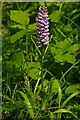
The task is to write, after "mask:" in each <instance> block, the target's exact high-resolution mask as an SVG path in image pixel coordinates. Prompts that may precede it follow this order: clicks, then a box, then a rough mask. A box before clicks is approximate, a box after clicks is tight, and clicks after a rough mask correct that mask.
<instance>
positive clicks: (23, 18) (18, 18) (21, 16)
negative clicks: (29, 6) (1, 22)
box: [10, 10, 29, 25]
mask: <svg viewBox="0 0 80 120" xmlns="http://www.w3.org/2000/svg"><path fill="white" fill-rule="evenodd" d="M10 13H11V14H10V18H11V20H13V21H15V22H17V23H20V24H22V25H27V24H29V17H28V13H27V12H26V11H21V10H11V11H10Z"/></svg>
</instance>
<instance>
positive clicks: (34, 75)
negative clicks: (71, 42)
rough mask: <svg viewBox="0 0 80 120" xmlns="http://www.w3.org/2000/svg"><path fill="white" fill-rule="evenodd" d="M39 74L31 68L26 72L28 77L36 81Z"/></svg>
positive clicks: (35, 69)
mask: <svg viewBox="0 0 80 120" xmlns="http://www.w3.org/2000/svg"><path fill="white" fill-rule="evenodd" d="M39 72H40V70H39V69H37V68H31V69H29V70H28V76H29V77H31V78H32V79H35V80H37V79H38V78H39Z"/></svg>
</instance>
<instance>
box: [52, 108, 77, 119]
mask: <svg viewBox="0 0 80 120" xmlns="http://www.w3.org/2000/svg"><path fill="white" fill-rule="evenodd" d="M53 113H54V114H55V113H57V114H58V113H70V114H72V115H73V116H74V117H75V118H76V119H78V118H77V116H76V115H75V114H74V113H73V112H71V111H69V110H67V109H59V110H56V111H54V112H53Z"/></svg>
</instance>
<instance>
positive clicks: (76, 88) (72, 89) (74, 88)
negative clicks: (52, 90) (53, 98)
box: [65, 84, 80, 94]
mask: <svg viewBox="0 0 80 120" xmlns="http://www.w3.org/2000/svg"><path fill="white" fill-rule="evenodd" d="M79 88H80V84H74V85H70V86H69V87H67V88H66V90H65V94H70V93H74V92H75V91H79Z"/></svg>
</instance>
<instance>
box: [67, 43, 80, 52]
mask: <svg viewBox="0 0 80 120" xmlns="http://www.w3.org/2000/svg"><path fill="white" fill-rule="evenodd" d="M78 49H79V44H74V45H72V46H71V47H70V49H69V50H68V51H69V52H70V53H75V52H76V51H77V50H78Z"/></svg>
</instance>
